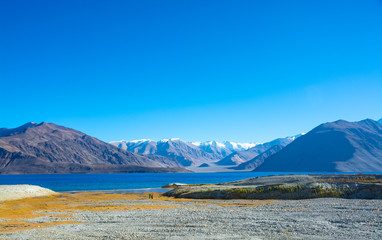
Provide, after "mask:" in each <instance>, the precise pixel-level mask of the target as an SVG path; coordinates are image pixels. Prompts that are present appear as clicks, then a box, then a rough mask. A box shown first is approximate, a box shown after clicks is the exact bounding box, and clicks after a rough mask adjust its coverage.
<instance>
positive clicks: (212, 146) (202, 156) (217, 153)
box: [110, 138, 257, 167]
mask: <svg viewBox="0 0 382 240" xmlns="http://www.w3.org/2000/svg"><path fill="white" fill-rule="evenodd" d="M110 144H112V145H114V146H117V147H119V148H121V149H124V150H128V151H131V152H133V153H141V154H156V155H161V156H164V157H170V158H174V159H177V160H178V162H180V163H181V164H182V166H185V167H188V166H198V165H200V164H202V163H209V162H214V161H218V160H220V159H222V158H224V157H226V156H227V155H229V154H231V153H233V152H234V151H242V150H247V149H248V148H250V147H253V146H256V145H257V144H256V143H235V142H229V141H225V142H222V143H220V142H216V141H209V142H193V143H190V142H185V141H183V140H181V139H177V138H172V139H164V140H160V141H153V140H150V139H142V140H134V141H116V142H110Z"/></svg>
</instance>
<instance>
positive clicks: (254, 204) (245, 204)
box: [217, 200, 276, 207]
mask: <svg viewBox="0 0 382 240" xmlns="http://www.w3.org/2000/svg"><path fill="white" fill-rule="evenodd" d="M275 202H276V201H270V200H257V201H253V202H252V201H248V202H239V203H220V204H217V205H219V206H222V207H258V206H261V205H267V204H272V203H275Z"/></svg>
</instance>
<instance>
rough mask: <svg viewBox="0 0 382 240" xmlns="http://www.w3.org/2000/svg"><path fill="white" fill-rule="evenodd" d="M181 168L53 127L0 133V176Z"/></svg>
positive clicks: (36, 126)
mask: <svg viewBox="0 0 382 240" xmlns="http://www.w3.org/2000/svg"><path fill="white" fill-rule="evenodd" d="M181 166H182V165H181V164H180V163H179V162H178V161H176V160H175V159H170V158H166V157H163V156H156V155H147V156H146V155H141V154H134V153H131V152H129V151H126V150H123V149H119V148H117V147H114V146H112V145H110V144H107V143H105V142H102V141H100V140H98V139H96V138H93V137H91V136H89V135H86V134H84V133H81V132H79V131H76V130H74V129H70V128H66V127H62V126H58V125H55V124H53V123H45V122H43V123H40V124H37V123H27V124H25V125H23V126H21V127H18V128H14V129H8V128H1V129H0V173H1V174H29V173H40V174H42V173H79V172H83V173H89V172H169V171H173V172H177V171H185V169H180V168H179V167H181ZM169 167H172V168H169Z"/></svg>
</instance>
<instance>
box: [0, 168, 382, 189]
mask: <svg viewBox="0 0 382 240" xmlns="http://www.w3.org/2000/svg"><path fill="white" fill-rule="evenodd" d="M280 174H309V173H307V172H304V173H297V172H294V173H278V172H236V173H235V172H230V173H108V174H33V175H0V185H13V184H30V185H38V186H41V187H45V188H49V189H51V190H53V191H58V192H67V191H102V190H103V191H107V190H118V191H121V192H145V191H158V192H163V191H166V190H165V189H161V188H160V187H162V186H164V185H166V184H169V183H189V184H191V183H222V182H230V181H236V180H241V179H245V178H251V177H259V176H268V175H280ZM312 174H317V173H312ZM322 174H329V173H322ZM334 174H340V173H334ZM379 174H380V173H379Z"/></svg>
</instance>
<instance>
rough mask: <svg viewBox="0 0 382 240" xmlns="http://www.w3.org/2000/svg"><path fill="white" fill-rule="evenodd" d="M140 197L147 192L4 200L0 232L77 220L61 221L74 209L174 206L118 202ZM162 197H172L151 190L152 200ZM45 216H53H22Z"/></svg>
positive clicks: (145, 197) (158, 199) (72, 194)
mask: <svg viewBox="0 0 382 240" xmlns="http://www.w3.org/2000/svg"><path fill="white" fill-rule="evenodd" d="M143 199H148V193H147V194H146V193H144V194H138V193H125V194H122V193H111V194H110V193H104V192H78V193H63V194H59V195H53V196H46V197H36V198H26V199H20V200H12V201H5V202H2V203H0V219H5V221H0V233H4V232H11V231H19V230H27V229H32V228H45V227H50V226H54V225H58V224H74V223H79V222H77V221H64V219H65V218H73V216H72V214H73V213H75V212H76V211H128V210H144V209H168V208H175V207H177V206H166V205H160V204H146V205H137V204H132V205H130V204H121V203H120V201H119V200H124V201H126V200H127V203H128V201H129V200H143ZM163 200H171V199H170V198H167V197H163V196H161V195H160V194H159V193H154V200H151V201H153V202H155V201H163ZM124 203H126V202H124ZM58 213H62V214H58ZM45 216H48V217H52V219H51V222H43V223H32V222H27V221H24V220H25V219H33V218H37V217H45ZM61 219H62V220H61Z"/></svg>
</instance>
